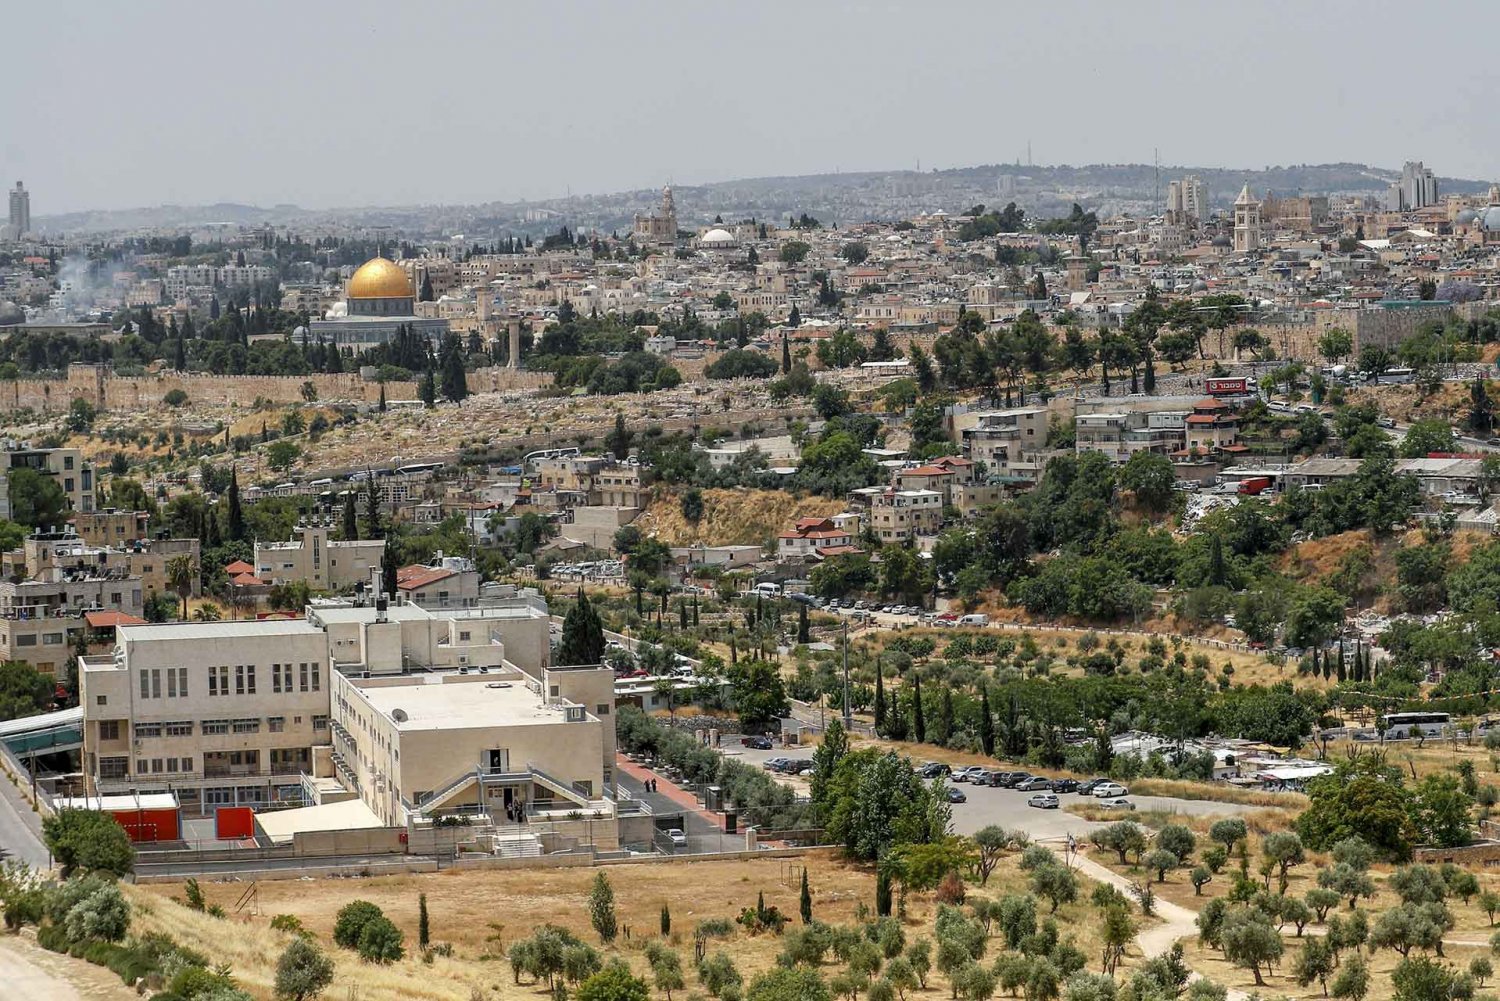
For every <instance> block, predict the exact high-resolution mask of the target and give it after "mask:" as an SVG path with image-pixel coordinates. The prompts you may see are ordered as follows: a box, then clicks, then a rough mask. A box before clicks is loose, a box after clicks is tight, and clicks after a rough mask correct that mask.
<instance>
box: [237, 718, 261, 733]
mask: <svg viewBox="0 0 1500 1001" xmlns="http://www.w3.org/2000/svg"><path fill="white" fill-rule="evenodd" d="M234 732H235V733H260V720H259V719H237V720H235V721H234Z"/></svg>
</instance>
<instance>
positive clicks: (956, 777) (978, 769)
mask: <svg viewBox="0 0 1500 1001" xmlns="http://www.w3.org/2000/svg"><path fill="white" fill-rule="evenodd" d="M988 771H989V769H987V768H985V767H984V766H983V765H965V766H964V767H963V768H955V769H953V774H952V775H950V776H948V778H949V779H951V780H952V781H954V782H967V781H969V780H970V779H971V778H974V777H975V776H976V775H983V774H985V773H986V772H988Z"/></svg>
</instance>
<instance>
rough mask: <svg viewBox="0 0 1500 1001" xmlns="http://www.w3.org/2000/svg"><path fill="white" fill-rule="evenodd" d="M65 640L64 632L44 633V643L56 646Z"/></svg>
mask: <svg viewBox="0 0 1500 1001" xmlns="http://www.w3.org/2000/svg"><path fill="white" fill-rule="evenodd" d="M62 641H63V634H62V633H43V634H42V643H43V644H45V645H47V646H56V645H57V644H59V643H61V642H62Z"/></svg>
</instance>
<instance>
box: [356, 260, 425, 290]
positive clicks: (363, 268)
mask: <svg viewBox="0 0 1500 1001" xmlns="http://www.w3.org/2000/svg"><path fill="white" fill-rule="evenodd" d="M346 294H347V295H348V297H349V298H350V299H403V298H404V299H410V298H412V297H413V296H412V290H411V279H409V278H407V277H406V271H405V270H403V269H402V267H401V266H400V265H399V264H397V263H395V262H394V261H388V260H386V259H385V258H384V257H377V258H375V259H374V260H370V261H366V262H365V263H364V264H361V265H360V266H359V270H358V271H356V272H354V276H353V277H352V278H350V279H349V289H348V292H347V293H346Z"/></svg>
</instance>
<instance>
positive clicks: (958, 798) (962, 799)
mask: <svg viewBox="0 0 1500 1001" xmlns="http://www.w3.org/2000/svg"><path fill="white" fill-rule="evenodd" d="M968 801H969V797H967V796H965V795H964V791H963V790H962V789H959V788H957V787H955V786H949V787H948V802H950V803H967V802H968Z"/></svg>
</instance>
